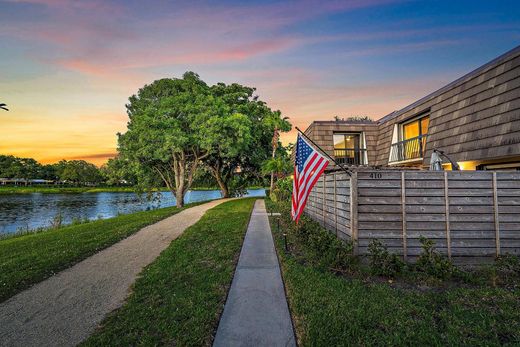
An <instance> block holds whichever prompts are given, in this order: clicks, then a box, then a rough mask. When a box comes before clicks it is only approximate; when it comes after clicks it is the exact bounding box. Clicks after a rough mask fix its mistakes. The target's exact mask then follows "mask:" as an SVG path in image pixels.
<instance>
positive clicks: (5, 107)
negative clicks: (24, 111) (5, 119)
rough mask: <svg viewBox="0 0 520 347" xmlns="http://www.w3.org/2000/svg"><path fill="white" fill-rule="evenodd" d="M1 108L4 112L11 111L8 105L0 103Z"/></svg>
mask: <svg viewBox="0 0 520 347" xmlns="http://www.w3.org/2000/svg"><path fill="white" fill-rule="evenodd" d="M0 108H1V109H2V110H6V111H9V109H8V108H7V105H6V104H3V103H0Z"/></svg>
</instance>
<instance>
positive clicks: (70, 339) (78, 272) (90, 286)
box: [0, 199, 226, 347]
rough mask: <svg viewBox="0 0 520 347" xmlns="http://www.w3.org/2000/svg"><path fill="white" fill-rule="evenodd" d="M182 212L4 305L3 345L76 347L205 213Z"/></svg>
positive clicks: (0, 319) (201, 208)
mask: <svg viewBox="0 0 520 347" xmlns="http://www.w3.org/2000/svg"><path fill="white" fill-rule="evenodd" d="M225 201H226V200H225V199H224V200H216V201H212V202H208V203H206V204H202V205H198V206H194V207H191V208H188V209H186V210H184V211H181V212H180V213H178V214H175V215H173V216H171V217H168V218H166V219H163V220H162V221H160V222H158V223H155V224H152V225H149V226H147V227H145V228H143V229H141V230H140V231H138V232H137V233H135V234H133V235H132V236H130V237H128V238H126V239H124V240H122V241H120V242H118V243H116V244H114V245H113V246H111V247H108V248H106V249H104V250H102V251H101V252H99V253H97V254H94V255H93V256H91V257H90V258H87V259H85V260H83V261H82V262H80V263H78V264H76V265H74V266H73V267H71V268H69V269H67V270H64V271H62V272H60V273H58V274H57V275H56V276H53V277H51V278H48V279H46V280H45V281H43V282H40V283H38V284H36V285H35V286H33V287H31V288H29V289H27V290H25V291H23V292H21V293H19V294H17V295H15V296H13V297H12V298H11V299H9V300H7V301H6V302H4V303H2V304H0V346H24V347H28V346H39V347H40V346H74V345H76V344H78V343H79V342H81V341H82V340H84V339H85V338H87V337H88V336H89V335H90V334H91V333H92V332H93V331H94V329H95V328H96V326H97V325H98V324H99V323H100V322H101V321H102V320H103V318H104V317H105V315H106V314H107V313H109V312H110V311H112V310H114V309H116V308H118V307H120V306H121V305H122V304H123V303H124V300H125V299H126V297H127V296H128V295H129V288H130V286H131V285H132V283H134V281H135V280H136V278H137V276H138V274H139V273H140V272H141V270H142V269H143V268H144V267H145V266H146V265H148V264H150V263H151V262H152V261H154V260H155V258H157V257H158V256H159V254H160V253H161V252H162V251H163V250H164V249H165V248H166V247H168V246H169V245H170V243H171V242H172V240H174V239H176V238H177V237H178V236H179V235H181V234H182V233H183V232H184V230H185V229H186V228H188V227H189V226H191V225H193V224H195V223H196V222H197V221H198V220H199V219H200V218H201V217H202V216H203V215H204V213H205V212H206V211H207V210H209V209H210V208H213V207H215V206H217V205H219V204H221V203H223V202H225Z"/></svg>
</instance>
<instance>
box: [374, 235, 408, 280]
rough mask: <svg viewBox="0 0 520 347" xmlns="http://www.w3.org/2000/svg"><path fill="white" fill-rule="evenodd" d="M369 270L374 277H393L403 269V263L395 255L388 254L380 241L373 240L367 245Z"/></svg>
mask: <svg viewBox="0 0 520 347" xmlns="http://www.w3.org/2000/svg"><path fill="white" fill-rule="evenodd" d="M368 258H369V260H370V270H371V271H372V273H373V274H374V275H378V276H385V277H395V276H397V275H398V274H400V273H401V272H402V270H403V268H404V265H405V264H404V262H403V261H402V260H401V258H400V257H399V256H398V255H397V254H393V253H390V252H389V251H388V249H387V248H386V246H385V245H383V243H381V241H379V240H377V239H375V240H372V241H371V242H370V244H369V245H368Z"/></svg>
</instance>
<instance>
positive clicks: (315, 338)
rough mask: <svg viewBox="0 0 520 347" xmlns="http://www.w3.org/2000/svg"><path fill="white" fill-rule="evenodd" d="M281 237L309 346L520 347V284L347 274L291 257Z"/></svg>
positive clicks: (299, 325) (302, 337)
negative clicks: (421, 280) (407, 280)
mask: <svg viewBox="0 0 520 347" xmlns="http://www.w3.org/2000/svg"><path fill="white" fill-rule="evenodd" d="M268 207H269V208H270V210H273V208H274V207H275V206H274V205H273V204H272V203H268ZM271 222H272V223H273V222H274V220H272V221H271ZM285 223H287V221H285ZM306 223H307V222H306ZM282 225H283V223H282ZM313 227H316V229H318V228H319V226H318V225H317V224H316V225H313ZM284 228H286V229H287V227H284ZM273 230H275V227H273ZM274 234H275V243H276V247H277V250H278V254H279V256H280V261H281V268H282V272H283V277H284V281H285V285H286V289H287V293H288V300H289V305H290V308H291V313H292V315H293V321H294V323H295V328H296V331H297V337H298V340H299V344H300V345H301V346H359V345H362V346H383V345H384V346H387V345H394V346H395V345H428V346H447V345H456V346H459V345H467V346H470V345H471V346H498V345H519V344H520V310H519V309H518V308H519V307H520V286H519V283H518V282H517V283H516V285H512V286H504V287H493V286H491V285H489V284H488V285H484V284H482V285H475V284H473V285H472V284H458V285H457V284H455V285H454V284H453V283H452V284H451V285H446V283H444V284H442V283H440V284H438V285H432V284H424V283H423V284H418V283H397V282H399V281H401V282H402V280H399V279H395V280H393V281H389V280H388V279H382V278H375V277H373V276H370V275H368V274H366V273H363V272H361V273H358V274H357V275H349V274H342V275H339V274H336V273H333V272H331V271H329V270H327V269H324V268H323V266H318V265H317V263H316V262H315V261H310V260H309V259H306V258H305V256H302V254H294V253H293V252H289V253H285V252H284V250H283V242H282V241H283V240H282V238H281V235H278V234H276V233H274ZM292 246H294V245H292ZM358 266H360V265H358ZM477 282H483V281H477Z"/></svg>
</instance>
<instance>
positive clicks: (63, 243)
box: [0, 205, 193, 302]
mask: <svg viewBox="0 0 520 347" xmlns="http://www.w3.org/2000/svg"><path fill="white" fill-rule="evenodd" d="M189 206H193V205H189ZM189 206H186V207H184V208H187V207H189ZM181 210H182V209H177V208H175V207H169V208H163V209H157V210H153V211H145V212H137V213H133V214H127V215H122V216H118V217H114V218H110V219H104V220H97V221H93V222H88V223H83V224H78V225H71V226H66V227H63V228H60V229H55V230H48V231H42V232H38V233H34V234H25V235H19V236H13V237H9V238H6V239H1V240H0V302H1V301H3V300H5V299H7V298H9V297H10V296H12V295H14V294H16V293H18V292H19V291H21V290H23V289H25V288H27V287H29V286H30V285H32V284H34V283H37V282H40V281H41V280H43V279H45V278H47V277H50V276H52V275H53V274H55V273H56V272H58V271H60V270H63V269H65V268H67V267H69V266H71V265H72V264H74V263H77V262H78V261H80V260H82V259H85V258H86V257H88V256H90V255H92V254H94V253H96V252H98V251H100V250H101V249H103V248H106V247H108V246H110V245H112V244H114V243H116V242H117V241H120V240H122V239H123V238H125V237H127V236H129V235H131V234H133V233H135V232H136V231H138V230H139V229H141V228H143V227H144V226H146V225H149V224H153V223H155V222H157V221H159V220H161V219H164V218H166V217H168V216H171V215H173V214H175V213H177V212H179V211H181Z"/></svg>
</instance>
